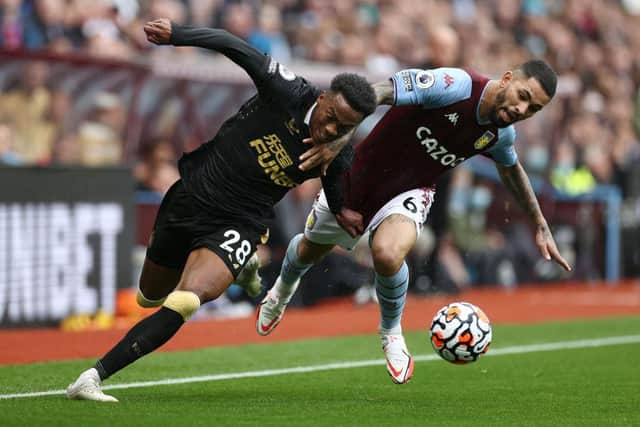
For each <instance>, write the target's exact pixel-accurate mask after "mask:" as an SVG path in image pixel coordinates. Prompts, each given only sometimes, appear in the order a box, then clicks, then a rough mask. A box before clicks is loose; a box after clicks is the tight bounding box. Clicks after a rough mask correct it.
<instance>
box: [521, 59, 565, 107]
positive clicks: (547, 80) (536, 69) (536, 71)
mask: <svg viewBox="0 0 640 427" xmlns="http://www.w3.org/2000/svg"><path fill="white" fill-rule="evenodd" d="M516 71H520V72H522V74H524V75H525V77H526V78H527V79H529V78H531V77H533V78H534V79H536V80H537V81H538V82H539V83H540V86H542V89H544V91H545V92H546V94H547V95H548V96H549V98H553V95H555V94H556V86H557V85H558V76H557V75H556V72H555V71H553V69H552V68H551V67H550V66H549V64H547V63H546V62H544V61H542V60H540V59H533V60H531V61H527V62H525V63H524V64H521V65H519V66H518V67H517V68H516Z"/></svg>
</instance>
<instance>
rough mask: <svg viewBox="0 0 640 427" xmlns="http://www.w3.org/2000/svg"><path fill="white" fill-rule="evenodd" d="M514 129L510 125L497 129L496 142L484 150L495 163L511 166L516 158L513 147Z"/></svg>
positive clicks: (514, 139)
mask: <svg viewBox="0 0 640 427" xmlns="http://www.w3.org/2000/svg"><path fill="white" fill-rule="evenodd" d="M515 142H516V130H515V128H514V127H513V125H511V126H507V127H506V128H502V129H500V130H499V131H498V142H496V143H495V145H493V146H492V147H491V148H489V149H488V150H486V151H485V154H487V155H488V156H489V157H491V158H492V159H493V160H494V161H495V162H496V163H498V164H499V165H501V166H513V165H515V164H516V161H517V160H518V154H517V153H516V148H515Z"/></svg>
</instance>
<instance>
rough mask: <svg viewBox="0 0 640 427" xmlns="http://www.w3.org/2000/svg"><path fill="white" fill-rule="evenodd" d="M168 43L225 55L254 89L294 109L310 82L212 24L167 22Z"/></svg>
mask: <svg viewBox="0 0 640 427" xmlns="http://www.w3.org/2000/svg"><path fill="white" fill-rule="evenodd" d="M171 43H172V44H173V45H175V46H195V47H201V48H204V49H210V50H213V51H216V52H219V53H221V54H223V55H225V56H226V57H227V58H229V59H230V60H232V61H233V62H235V63H236V64H238V65H239V66H240V67H242V68H243V69H244V70H245V71H246V72H247V74H249V77H251V79H252V80H253V82H254V84H255V85H256V88H257V89H258V93H260V95H261V96H264V97H267V98H270V99H272V100H274V101H276V102H278V103H280V104H282V105H284V106H285V108H286V107H290V108H292V109H295V108H296V107H297V106H298V103H300V102H302V100H304V99H305V95H306V94H308V93H309V92H310V91H312V90H313V89H312V86H311V85H310V84H309V83H307V81H306V80H305V79H303V78H301V77H298V76H296V75H295V74H294V73H293V72H291V71H290V70H289V69H287V68H286V67H285V66H284V65H282V64H280V63H278V62H277V61H275V60H274V59H273V58H271V57H270V56H269V55H265V54H264V53H262V52H260V51H259V50H257V49H256V48H254V47H253V46H251V45H250V44H248V43H247V42H245V41H244V40H242V39H240V38H238V37H236V36H234V35H233V34H231V33H229V32H228V31H225V30H222V29H216V28H203V27H202V28H201V27H192V26H189V25H178V24H175V23H172V25H171Z"/></svg>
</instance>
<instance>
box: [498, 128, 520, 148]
mask: <svg viewBox="0 0 640 427" xmlns="http://www.w3.org/2000/svg"><path fill="white" fill-rule="evenodd" d="M515 140H516V128H515V126H513V125H509V126H507V127H504V128H500V129H498V141H501V142H502V143H504V144H513V143H514V142H515Z"/></svg>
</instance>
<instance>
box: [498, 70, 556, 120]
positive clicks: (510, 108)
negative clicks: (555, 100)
mask: <svg viewBox="0 0 640 427" xmlns="http://www.w3.org/2000/svg"><path fill="white" fill-rule="evenodd" d="M549 101H551V98H549V96H548V95H547V93H546V92H545V91H544V89H543V88H542V85H541V84H540V82H539V81H538V80H536V79H535V78H533V77H530V78H528V79H527V78H526V77H524V76H522V77H518V76H516V75H514V74H513V73H512V72H511V71H507V72H506V73H505V74H504V76H503V77H502V81H501V82H500V89H499V90H498V93H497V94H496V102H495V105H494V107H493V109H492V110H491V112H490V114H489V119H490V120H491V122H493V124H495V125H496V126H498V127H500V128H503V127H507V126H509V125H511V124H513V123H515V122H517V121H520V120H524V119H528V118H529V117H531V116H533V115H534V114H535V113H537V112H538V111H540V110H541V109H542V107H544V106H545V105H547V104H548V103H549Z"/></svg>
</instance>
